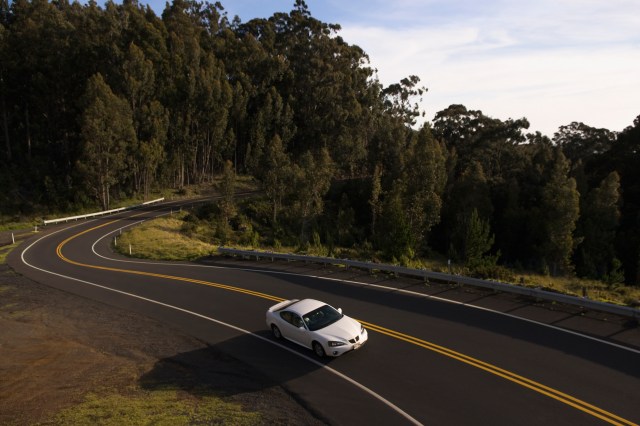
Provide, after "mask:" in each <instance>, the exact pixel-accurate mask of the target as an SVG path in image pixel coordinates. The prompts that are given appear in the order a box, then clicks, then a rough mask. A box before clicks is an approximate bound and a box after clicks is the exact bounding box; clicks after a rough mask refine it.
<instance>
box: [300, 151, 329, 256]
mask: <svg viewBox="0 0 640 426" xmlns="http://www.w3.org/2000/svg"><path fill="white" fill-rule="evenodd" d="M334 167H335V165H334V163H333V160H332V159H331V156H330V155H329V151H328V150H327V149H326V148H325V149H322V150H320V152H319V153H318V154H317V155H315V156H314V154H313V153H312V152H311V151H307V152H306V153H304V154H303V155H302V157H301V158H300V161H299V163H297V164H295V166H294V186H295V192H294V193H293V196H294V203H293V208H294V211H295V213H296V215H297V216H298V217H299V220H300V237H299V241H300V244H305V243H306V242H307V241H308V234H307V231H308V228H309V225H310V224H311V223H312V221H314V220H315V219H316V218H317V217H318V216H320V215H321V214H322V213H323V212H324V196H325V195H326V194H327V192H328V191H329V187H330V185H331V178H332V176H333V173H334V170H333V168H334Z"/></svg>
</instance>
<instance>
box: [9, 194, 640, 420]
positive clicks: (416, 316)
mask: <svg viewBox="0 0 640 426" xmlns="http://www.w3.org/2000/svg"><path fill="white" fill-rule="evenodd" d="M171 209H173V211H175V209H176V205H175V204H172V203H166V204H162V205H157V206H153V207H151V206H148V207H145V208H143V209H138V210H132V211H127V212H124V213H121V214H117V215H114V216H110V217H103V218H100V219H95V220H89V221H83V222H75V223H73V224H70V225H64V226H59V227H56V228H55V229H52V230H45V231H44V232H42V233H40V234H39V235H37V236H35V237H32V238H30V239H29V240H28V241H27V242H25V243H24V244H23V245H22V246H21V247H20V248H19V249H18V250H14V251H13V252H12V253H11V255H10V256H9V259H8V262H9V264H10V265H11V266H12V267H13V268H14V269H15V270H16V271H17V272H19V273H21V274H23V275H25V276H28V277H29V278H32V279H34V280H36V281H39V282H41V283H43V284H47V285H49V286H52V287H56V288H59V289H62V290H65V291H67V292H71V293H75V294H78V295H81V296H84V297H87V298H91V299H95V300H98V301H101V302H104V303H108V304H111V305H116V306H120V307H124V308H126V309H130V310H132V311H136V312H139V313H142V314H144V315H147V316H150V317H153V318H156V319H160V320H162V321H164V322H166V323H170V324H172V325H174V326H176V327H179V328H181V329H184V330H186V331H187V332H188V333H189V334H190V335H193V336H194V337H197V338H200V339H202V340H204V341H206V342H208V343H209V344H211V345H214V346H216V347H217V348H219V349H220V350H222V351H224V352H225V353H228V354H230V355H231V356H233V357H235V358H237V359H239V360H241V361H243V362H245V363H247V364H249V365H251V366H253V367H255V368H256V369H258V370H259V371H261V372H263V373H264V375H265V376H266V377H267V378H268V380H269V381H270V383H272V384H273V385H282V386H284V387H285V388H286V389H288V390H289V391H290V392H292V393H293V394H295V395H296V396H297V398H299V399H300V400H301V401H303V402H304V403H305V404H306V405H307V406H308V407H309V408H310V409H311V410H312V411H313V412H314V413H315V414H316V415H318V416H319V417H320V418H322V419H323V420H325V421H327V422H328V423H331V424H340V425H342V424H344V425H353V424H376V425H384V424H388V425H399V424H426V425H440V424H446V425H454V424H455V425H465V424H469V425H471V424H473V425H477V424H490V425H514V424H517V425H541V424H553V425H598V424H600V425H602V424H613V425H633V424H637V423H639V422H640V352H639V351H638V350H636V349H634V348H625V347H623V346H620V345H614V344H610V343H607V342H604V341H600V340H597V339H593V338H588V337H586V336H581V335H579V334H576V333H570V332H565V331H563V330H561V329H559V328H555V327H548V326H545V325H544V324H538V323H535V322H531V321H525V320H521V319H518V318H515V317H512V316H508V315H503V314H501V313H499V312H493V311H490V310H485V309H475V308H473V307H470V306H465V305H460V304H455V303H448V302H447V301H446V300H442V299H440V298H434V297H428V296H425V295H421V294H417V293H413V292H411V291H398V290H397V289H394V288H387V287H384V286H371V285H366V284H363V283H356V282H348V281H340V280H328V279H323V278H321V277H313V276H306V275H298V274H291V273H284V272H277V271H272V270H260V269H257V268H256V269H249V268H233V267H225V266H215V265H202V264H194V263H186V262H185V263H182V262H157V261H156V262H152V261H141V260H133V259H130V258H125V257H122V256H119V255H116V254H114V253H113V252H112V251H111V249H110V244H111V243H112V241H113V238H114V236H116V235H117V234H118V233H119V232H120V231H121V230H122V229H123V228H126V227H129V226H133V225H135V224H137V223H139V222H140V221H142V220H148V219H151V218H153V217H157V216H159V215H166V214H168V213H169V212H170V211H171ZM307 297H309V298H315V299H319V300H323V301H326V302H328V303H330V304H331V305H333V306H335V307H340V308H342V309H343V310H344V311H345V313H346V314H347V315H349V316H351V317H354V318H356V319H358V320H359V321H361V322H362V323H363V324H364V325H365V326H366V327H367V328H368V330H369V342H368V343H367V345H365V346H364V347H363V348H362V349H361V350H358V351H355V352H352V353H349V354H347V355H345V356H343V357H340V358H337V359H330V360H319V359H317V358H315V357H314V356H313V353H312V352H311V351H308V350H305V349H303V348H299V347H297V346H296V345H293V344H288V343H287V342H284V343H283V342H279V341H276V340H275V339H273V338H272V337H271V335H270V332H269V331H268V330H267V328H266V325H265V311H266V310H267V308H268V307H269V306H271V305H273V304H275V303H277V302H278V301H281V300H284V299H292V298H307ZM183 355H184V354H183Z"/></svg>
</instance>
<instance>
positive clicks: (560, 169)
mask: <svg viewBox="0 0 640 426" xmlns="http://www.w3.org/2000/svg"><path fill="white" fill-rule="evenodd" d="M546 169H547V170H546V171H545V176H543V179H544V180H545V182H544V184H543V186H542V188H541V193H540V200H539V201H540V204H539V208H538V210H537V212H538V214H539V215H540V224H541V225H542V228H541V229H540V230H537V231H536V232H541V234H542V237H543V240H542V242H541V245H540V246H539V250H540V252H539V256H540V257H541V258H542V259H543V260H544V262H545V264H546V265H548V267H549V268H550V272H551V273H552V274H554V275H555V274H557V273H566V272H570V271H571V270H572V265H571V255H572V253H573V248H574V240H573V231H574V230H575V228H576V222H577V220H578V216H579V210H580V207H579V197H580V195H579V194H578V191H577V189H576V181H575V179H573V178H570V177H569V162H568V161H567V160H566V158H565V156H564V154H562V151H561V150H560V149H559V148H556V149H554V150H553V155H552V157H551V159H550V162H549V163H547V165H546Z"/></svg>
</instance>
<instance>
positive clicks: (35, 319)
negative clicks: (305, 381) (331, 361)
mask: <svg viewBox="0 0 640 426" xmlns="http://www.w3.org/2000/svg"><path fill="white" fill-rule="evenodd" d="M180 354H190V355H189V356H188V357H183V358H182V359H179V358H176V356H178V357H179V356H180ZM176 359H179V361H176ZM163 360H164V361H163ZM170 360H172V361H170ZM158 363H164V365H163V368H162V377H153V375H152V376H150V375H149V372H151V371H154V367H157V365H158ZM156 371H157V369H156ZM154 381H157V382H158V383H159V384H161V383H167V382H171V383H173V384H177V385H178V386H179V387H180V388H181V389H183V390H184V391H185V392H186V393H189V391H190V390H194V389H195V390H197V391H198V392H199V393H202V392H203V391H205V392H207V393H210V394H215V395H219V396H221V397H222V399H223V400H224V401H226V402H231V403H235V404H240V405H241V406H242V409H243V410H244V411H246V412H259V413H260V415H261V422H264V423H277V424H290V425H297V424H300V425H302V424H304V425H307V424H320V423H321V422H320V421H319V420H317V419H316V418H315V417H313V415H311V414H310V413H309V412H308V411H307V410H306V409H305V408H304V407H303V406H301V405H300V404H299V403H298V402H297V401H296V400H295V399H294V398H293V397H292V396H291V395H289V394H288V393H287V392H286V391H285V390H284V389H283V388H281V387H280V386H274V385H272V384H268V382H267V381H266V379H263V378H261V376H260V374H258V373H256V372H254V371H251V370H250V369H249V368H248V367H247V366H245V365H242V364H241V363H239V362H238V361H237V360H235V359H233V358H232V357H230V356H228V355H226V354H223V353H220V352H219V351H217V350H215V349H214V348H211V347H209V346H207V345H206V343H204V342H202V341H199V340H197V339H194V338H192V337H189V336H187V335H184V333H181V332H179V331H177V330H175V329H172V328H171V327H169V326H167V325H165V324H162V323H160V322H158V321H155V320H152V319H149V318H147V317H144V316H141V315H137V314H134V313H131V312H128V311H126V310H123V309H119V308H114V307H112V306H107V305H104V304H101V303H98V302H94V301H91V300H87V299H84V298H82V297H78V296H75V295H72V294H68V293H65V292H62V291H59V290H56V289H53V288H50V287H47V286H45V285H42V284H39V283H36V282H33V281H31V280H29V279H26V278H24V277H22V276H19V275H17V274H15V273H14V272H13V271H12V270H11V269H10V268H9V267H8V266H7V265H0V424H2V425H13V424H15V425H32V424H56V423H57V421H56V419H55V416H56V414H57V413H59V412H60V411H61V410H63V409H66V408H69V407H73V406H75V405H77V404H79V403H81V402H82V401H83V400H84V399H85V397H86V396H87V395H88V394H91V393H95V392H100V390H105V391H107V392H110V393H114V392H115V393H117V394H120V395H125V396H126V395H127V393H129V392H131V390H132V389H133V388H136V387H141V386H142V387H143V388H144V389H147V390H149V389H153V387H154ZM230 390H232V391H230ZM194 394H195V395H196V396H197V393H194V392H191V395H189V396H188V397H193V396H194Z"/></svg>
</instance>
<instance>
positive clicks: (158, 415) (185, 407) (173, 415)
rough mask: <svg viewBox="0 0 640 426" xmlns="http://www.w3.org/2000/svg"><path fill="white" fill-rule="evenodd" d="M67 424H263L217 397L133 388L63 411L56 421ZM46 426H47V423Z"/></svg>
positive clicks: (89, 398)
mask: <svg viewBox="0 0 640 426" xmlns="http://www.w3.org/2000/svg"><path fill="white" fill-rule="evenodd" d="M52 423H53V424H64V425H91V424H100V425H104V426H110V425H113V426H116V425H123V424H126V425H132V426H135V425H150V424H154V425H156V424H157V425H172V426H174V425H175V426H179V425H194V424H233V425H258V424H261V416H260V414H259V413H255V412H246V411H244V410H243V409H242V406H241V405H239V404H233V403H228V402H225V401H223V400H222V399H220V398H218V397H215V396H207V395H205V396H201V397H198V398H196V397H190V396H187V395H186V394H185V393H184V392H180V391H178V390H174V389H166V390H154V391H145V390H143V389H138V388H136V389H131V390H130V391H129V392H128V393H127V394H126V395H122V394H119V393H113V392H107V393H105V394H104V395H100V394H97V393H91V394H89V395H87V396H86V397H85V401H84V402H82V403H80V404H78V405H75V406H73V407H70V408H67V409H65V410H63V411H62V412H60V413H59V414H58V415H57V416H56V417H55V419H54V421H53V422H52ZM45 424H46V423H45Z"/></svg>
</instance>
